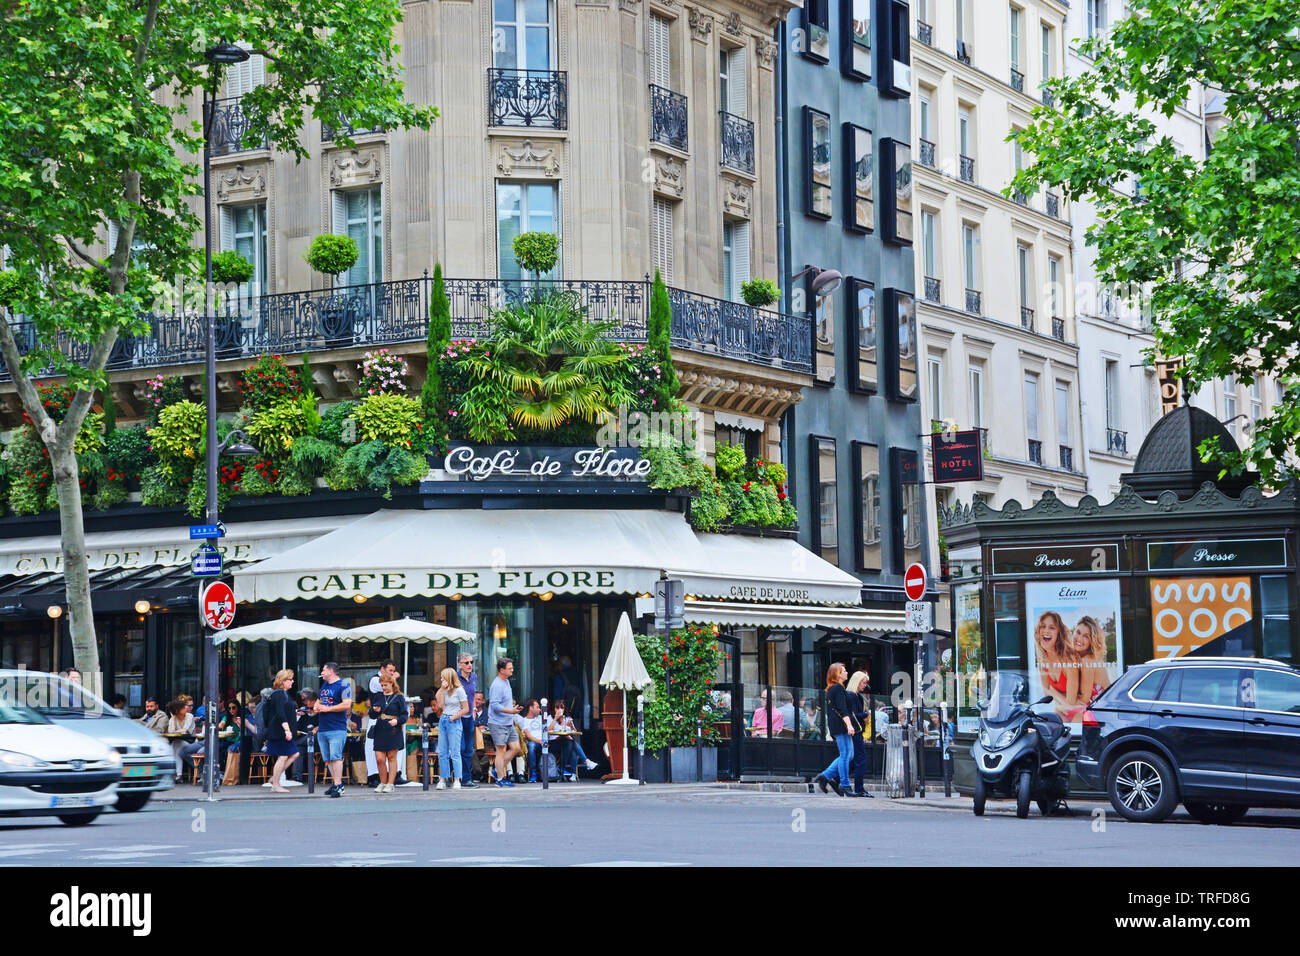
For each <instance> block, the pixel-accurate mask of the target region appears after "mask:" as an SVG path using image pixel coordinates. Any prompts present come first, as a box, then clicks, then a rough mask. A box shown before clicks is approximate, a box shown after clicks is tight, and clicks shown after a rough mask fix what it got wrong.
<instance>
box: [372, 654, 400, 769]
mask: <svg viewBox="0 0 1300 956" xmlns="http://www.w3.org/2000/svg"><path fill="white" fill-rule="evenodd" d="M379 686H380V692H379V693H378V694H372V695H371V697H370V730H369V736H370V739H371V740H373V741H374V742H375V763H376V764H377V765H378V767H379V786H377V787H375V793H392V792H393V781H394V780H396V779H397V754H398V752H399V751H405V747H404V746H403V744H404V742H405V741H404V740H403V739H402V738H403V735H404V734H405V733H406V713H407V706H406V698H405V697H403V696H402V692H401V689H400V688H399V687H398V686H397V679H396V678H395V677H393V676H392V675H390V674H381V675H380V677H379Z"/></svg>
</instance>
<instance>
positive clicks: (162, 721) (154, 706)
mask: <svg viewBox="0 0 1300 956" xmlns="http://www.w3.org/2000/svg"><path fill="white" fill-rule="evenodd" d="M170 718H171V715H170V714H169V713H167V711H166V710H164V709H163V708H162V707H160V706H158V698H157V697H147V698H145V702H144V716H143V717H141V718H140V719H139V720H137V721H136V723H138V724H143V725H144V726H145V727H148V728H149V729H150V730H152V731H153V732H154V733H155V734H162V733H166V732H167V721H168V720H169V719H170Z"/></svg>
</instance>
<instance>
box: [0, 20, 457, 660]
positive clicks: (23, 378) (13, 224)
mask: <svg viewBox="0 0 1300 956" xmlns="http://www.w3.org/2000/svg"><path fill="white" fill-rule="evenodd" d="M400 17H401V3H400V0H370V2H366V3H361V4H358V3H353V2H350V0H254V2H251V3H245V2H239V3H235V2H227V0H213V2H211V3H204V4H197V5H196V4H192V3H183V2H178V0H141V2H139V3H134V4H121V3H112V2H110V3H107V4H98V5H91V6H87V5H84V4H82V5H78V4H68V3H57V2H48V0H32V2H24V3H21V4H11V5H9V6H8V7H7V8H6V10H5V14H4V16H3V17H2V18H0V103H2V104H3V107H2V108H0V247H7V252H6V256H5V265H6V268H7V270H8V271H9V272H10V273H11V274H12V275H13V276H14V278H13V279H12V280H10V281H7V282H5V283H0V287H2V288H3V292H4V296H3V298H4V302H3V303H0V306H3V309H4V310H5V311H6V312H7V313H8V314H7V315H5V316H4V319H5V320H4V321H0V359H3V365H4V368H5V369H6V370H7V371H8V373H9V374H10V376H12V378H13V380H14V382H15V384H16V387H17V392H18V396H19V398H20V400H21V402H22V406H23V409H24V410H25V411H26V412H27V414H28V416H29V417H30V418H31V420H32V423H33V425H34V427H35V430H36V432H37V434H38V435H39V436H40V439H41V441H42V442H43V443H44V445H45V447H46V448H47V449H48V451H49V454H50V460H51V462H52V465H53V471H54V478H55V482H56V484H57V487H58V497H59V522H60V527H61V531H62V549H63V563H64V579H65V586H66V590H67V601H68V607H69V611H70V613H69V626H70V630H71V635H72V646H73V658H74V659H73V663H74V664H75V665H76V667H78V668H79V669H80V670H81V671H82V672H83V673H84V674H85V675H86V676H87V678H88V679H89V680H95V679H96V676H95V675H97V674H98V673H99V655H98V652H97V649H96V642H95V629H94V619H93V616H92V606H91V598H90V584H89V572H88V568H87V560H86V549H85V534H84V528H83V524H82V510H81V496H80V494H79V487H78V465H77V459H76V455H75V451H74V442H75V439H76V437H77V434H78V433H79V431H80V430H81V426H82V423H83V421H84V420H85V418H86V414H87V412H88V411H89V410H90V404H91V400H92V398H93V396H94V394H95V392H96V390H98V389H101V388H103V387H105V383H106V378H105V375H104V366H105V364H106V362H107V360H108V357H109V355H110V354H111V352H112V350H113V346H114V345H115V344H116V342H117V340H118V337H119V336H121V335H143V334H146V333H148V332H149V325H148V322H147V321H146V320H145V319H144V318H142V315H143V314H144V313H147V312H166V311H171V305H170V303H169V302H168V301H167V296H168V295H169V292H170V290H171V289H173V288H176V287H183V286H184V284H186V283H191V282H194V280H196V279H198V278H199V277H200V275H201V265H202V256H201V255H200V253H199V252H198V250H197V248H196V246H197V243H196V242H195V238H196V235H197V234H198V232H199V230H200V228H201V226H202V223H201V221H200V220H199V218H198V216H197V215H196V213H195V212H194V208H202V203H195V201H194V200H195V197H197V196H198V195H199V194H200V190H201V185H200V184H201V180H200V178H199V172H200V170H199V167H198V165H197V163H196V162H195V157H196V156H199V155H201V153H202V148H203V134H202V127H201V125H200V123H198V122H196V121H195V118H194V117H193V115H192V114H191V112H190V110H191V107H192V106H193V105H194V104H196V103H197V102H198V100H199V96H200V93H201V92H202V91H203V90H207V91H208V92H209V94H215V93H216V92H217V91H219V89H220V79H221V78H220V74H219V70H218V69H217V68H215V67H211V66H210V65H209V64H208V62H207V59H206V58H205V56H204V53H205V51H207V50H209V49H211V48H212V47H214V46H215V45H217V44H218V43H220V42H223V40H229V41H232V42H238V43H239V44H240V45H241V46H243V47H244V48H245V49H247V50H249V51H252V52H253V53H256V54H260V55H262V56H263V57H264V58H265V62H266V67H267V70H266V72H267V81H266V83H265V85H262V86H259V87H257V88H255V89H253V90H251V91H249V92H248V93H247V94H245V95H244V97H243V98H242V107H243V111H244V115H245V117H246V118H247V120H248V129H247V133H246V137H245V142H247V143H252V142H254V141H260V140H261V139H262V138H263V137H265V138H267V139H268V140H269V141H270V142H271V144H272V146H273V147H274V148H276V149H278V150H280V151H282V152H286V153H289V154H291V155H293V156H294V157H295V158H297V159H300V160H301V159H305V158H307V148H306V146H305V145H304V144H305V141H306V138H305V137H304V130H305V123H306V118H307V117H308V116H309V115H310V116H311V117H313V118H315V119H316V120H320V121H324V122H326V123H330V124H333V125H335V126H336V127H341V126H343V124H342V123H341V122H340V121H341V120H342V119H344V118H346V119H347V120H348V121H350V122H351V123H352V124H353V125H354V127H355V128H357V129H366V128H370V127H372V126H381V125H382V126H384V127H387V128H390V129H391V128H395V127H409V126H417V127H421V128H428V126H429V124H430V123H431V122H432V121H433V119H434V118H435V117H436V116H437V111H436V110H435V109H433V108H432V107H427V106H414V105H411V104H409V103H407V102H406V100H405V97H404V92H403V84H402V80H401V68H400V67H399V65H398V64H397V62H396V54H397V46H396V45H395V44H394V42H393V33H394V30H395V28H396V27H397V25H398V22H399V20H400ZM312 128H313V129H314V126H313V127H312ZM339 142H340V143H342V144H343V145H351V140H350V139H348V138H347V137H346V136H341V137H340V139H339ZM105 236H108V237H109V238H110V240H111V248H110V249H109V250H108V256H107V258H101V257H100V255H98V254H96V253H95V252H94V251H92V250H93V249H94V248H95V247H96V245H97V243H99V242H102V241H103V240H104V238H105ZM137 237H140V238H143V239H144V240H145V243H144V244H141V245H138V246H137V247H136V248H133V243H134V240H135V239H136V238H137ZM203 298H204V300H205V302H204V305H205V306H208V303H206V298H207V293H206V291H205V292H204V296H203ZM195 305H197V303H187V304H185V305H184V306H183V307H194V306H195ZM208 307H210V306H208ZM19 317H21V318H19ZM11 323H20V325H18V328H21V330H22V334H21V335H19V336H16V335H15V334H14V333H15V325H14V324H11ZM20 339H21V341H22V345H20V344H19V342H20ZM49 377H62V378H64V379H65V380H66V382H67V384H68V385H69V386H70V387H71V388H72V389H74V397H73V399H72V402H71V405H70V406H69V407H68V409H67V412H66V414H65V415H64V416H63V417H62V419H61V420H59V421H56V420H55V419H54V418H52V417H51V416H50V415H49V414H48V413H47V411H46V409H45V408H43V407H42V403H41V400H40V398H39V396H38V393H37V388H36V385H37V380H38V379H43V378H49Z"/></svg>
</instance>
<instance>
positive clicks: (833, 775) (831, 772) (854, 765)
mask: <svg viewBox="0 0 1300 956" xmlns="http://www.w3.org/2000/svg"><path fill="white" fill-rule="evenodd" d="M844 736H848V735H847V734H845V735H844ZM838 739H839V738H838V737H837V738H836V740H838ZM849 739H851V740H852V741H853V758H852V759H851V760H850V761H849V771H850V773H852V774H853V789H854V790H855V791H856V792H857V793H861V792H862V789H863V788H862V780H863V778H864V777H865V776H866V775H867V742H866V741H865V740H863V739H862V734H854V735H853V736H852V737H851V738H849ZM822 776H823V777H825V778H826V779H827V780H834V781H835V782H836V783H840V782H841V781H843V782H844V783H846V784H847V783H848V780H849V778H848V777H841V776H840V758H839V757H838V756H837V757H836V758H835V759H834V760H832V761H831V765H830V766H829V767H827V768H826V769H825V770H823V771H822Z"/></svg>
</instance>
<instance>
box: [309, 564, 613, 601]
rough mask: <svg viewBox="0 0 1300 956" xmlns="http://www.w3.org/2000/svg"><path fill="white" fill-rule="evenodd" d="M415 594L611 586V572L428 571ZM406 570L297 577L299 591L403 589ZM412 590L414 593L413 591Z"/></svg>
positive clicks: (406, 582) (407, 578)
mask: <svg viewBox="0 0 1300 956" xmlns="http://www.w3.org/2000/svg"><path fill="white" fill-rule="evenodd" d="M423 573H424V580H423V581H422V582H421V585H422V586H420V587H419V590H418V593H421V594H424V593H430V592H444V591H445V592H460V593H466V594H474V593H483V592H487V593H496V592H519V591H575V592H582V591H594V590H608V589H610V588H612V587H614V572H613V571H592V570H582V569H556V570H552V571H540V570H538V571H533V570H528V571H507V570H500V571H428V572H423ZM410 577H411V575H410V573H409V572H406V571H374V572H359V573H354V574H304V575H302V576H301V577H299V578H298V590H299V591H300V592H301V593H303V594H320V595H328V594H335V593H337V594H342V593H345V592H353V591H356V592H362V591H376V592H388V593H393V592H407V591H408V590H409V589H410V588H411V585H412V583H413V582H411V581H410ZM413 593H416V592H413Z"/></svg>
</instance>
